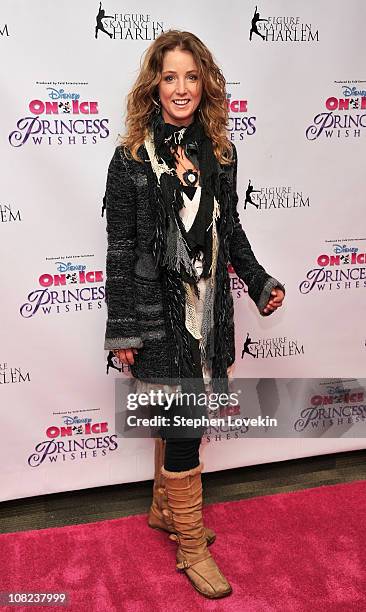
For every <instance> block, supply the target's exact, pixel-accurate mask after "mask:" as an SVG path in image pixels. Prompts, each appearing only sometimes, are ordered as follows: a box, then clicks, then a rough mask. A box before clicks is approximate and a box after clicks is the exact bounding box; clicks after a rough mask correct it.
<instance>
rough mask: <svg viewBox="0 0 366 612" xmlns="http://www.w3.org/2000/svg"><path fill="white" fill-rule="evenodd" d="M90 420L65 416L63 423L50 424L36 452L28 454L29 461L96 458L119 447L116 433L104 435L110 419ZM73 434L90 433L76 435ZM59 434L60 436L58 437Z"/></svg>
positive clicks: (33, 462) (37, 464)
mask: <svg viewBox="0 0 366 612" xmlns="http://www.w3.org/2000/svg"><path fill="white" fill-rule="evenodd" d="M91 421H92V419H90V418H83V419H79V418H78V417H69V416H64V425H61V426H57V425H51V426H50V427H48V428H47V429H46V437H47V439H46V440H43V441H42V442H39V443H38V444H36V445H35V447H34V452H33V453H32V454H31V455H30V456H29V457H28V465H29V466H30V467H39V466H40V465H41V464H42V463H44V462H45V461H48V463H56V462H57V461H58V460H59V462H61V461H62V462H64V461H75V460H77V459H87V458H89V459H93V458H95V457H97V456H106V455H107V453H108V452H110V451H114V450H116V448H118V443H117V436H116V435H115V434H113V435H104V434H106V433H108V422H102V423H94V424H91ZM93 434H94V435H93ZM98 434H99V435H98ZM74 435H76V436H79V435H86V436H88V435H89V436H91V437H88V438H84V437H80V438H79V437H77V438H75V439H74V438H73V436H74ZM56 438H61V439H58V440H56ZM62 438H63V439H62Z"/></svg>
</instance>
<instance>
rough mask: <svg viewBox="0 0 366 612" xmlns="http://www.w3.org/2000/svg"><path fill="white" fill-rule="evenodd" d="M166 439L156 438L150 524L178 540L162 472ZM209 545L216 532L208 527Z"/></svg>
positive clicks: (206, 534) (206, 533)
mask: <svg viewBox="0 0 366 612" xmlns="http://www.w3.org/2000/svg"><path fill="white" fill-rule="evenodd" d="M164 456H165V440H162V439H161V438H155V475H154V486H153V500H152V504H151V507H150V510H149V516H148V525H149V527H152V528H153V529H162V530H164V531H167V532H168V533H170V536H169V537H170V539H171V540H176V539H177V537H176V535H175V529H174V525H173V520H172V513H171V511H170V510H169V506H168V498H167V495H166V491H165V479H164V476H163V474H162V473H161V468H162V467H163V465H164ZM204 530H205V537H206V540H207V544H208V546H210V544H212V543H213V542H214V541H215V539H216V534H215V532H214V531H212V529H209V528H208V527H205V528H204Z"/></svg>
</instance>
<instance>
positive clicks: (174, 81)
mask: <svg viewBox="0 0 366 612" xmlns="http://www.w3.org/2000/svg"><path fill="white" fill-rule="evenodd" d="M227 124H228V111H227V104H226V91H225V79H224V77H223V75H222V73H221V70H220V69H219V68H218V66H217V65H216V64H215V62H214V60H213V57H212V55H211V53H210V51H209V50H208V49H207V47H206V46H205V45H204V44H203V43H202V42H201V41H200V40H199V39H198V38H197V37H196V36H195V35H193V34H191V33H189V32H180V31H177V30H171V31H168V32H165V33H163V34H161V35H160V36H159V37H158V38H157V39H156V40H155V41H154V42H153V43H152V44H151V46H150V47H149V48H148V49H147V51H146V54H145V57H144V61H143V64H142V67H141V70H140V74H139V76H138V77H137V80H136V82H135V84H134V86H133V88H132V90H131V92H130V93H129V95H128V103H127V120H126V126H127V131H126V135H125V136H124V137H123V139H122V142H121V145H120V146H118V147H117V148H116V151H115V153H114V156H113V158H112V161H111V163H110V166H109V170H108V178H107V187H106V195H105V199H104V203H105V206H106V213H107V232H108V251H107V279H106V302H107V307H108V320H107V326H106V337H105V345H104V348H105V349H106V350H114V352H115V354H116V355H117V356H118V357H119V360H120V361H121V362H123V363H125V364H129V365H130V369H131V372H132V375H133V376H134V377H135V379H136V380H137V382H138V384H139V389H140V390H146V389H151V388H155V385H161V384H163V385H166V384H168V383H169V384H168V387H169V388H172V383H179V385H180V386H179V388H180V389H182V390H184V389H188V388H190V387H189V385H190V383H191V381H193V380H194V381H195V382H196V385H197V384H198V387H197V386H196V387H195V388H196V389H197V388H199V389H202V388H205V386H204V383H206V385H207V384H208V382H210V383H211V384H212V389H213V390H214V391H218V390H223V389H224V390H225V389H227V379H228V369H229V368H230V366H231V365H232V364H233V363H234V360H235V344H234V319H233V299H232V295H231V291H230V279H229V274H228V269H227V268H228V265H229V263H231V264H232V266H233V268H234V270H235V272H236V274H237V275H238V276H239V277H240V278H241V279H243V281H244V282H245V283H246V285H247V287H248V293H249V296H250V297H251V299H253V300H254V302H255V304H256V306H257V308H258V311H259V313H260V314H261V315H262V316H268V315H270V314H271V313H273V312H274V311H275V310H276V309H277V308H278V307H280V306H281V305H282V301H283V298H284V292H285V290H284V287H283V285H282V284H281V283H280V282H279V281H277V280H276V279H275V278H273V277H272V276H270V274H268V273H267V272H266V271H265V270H264V268H263V267H262V266H261V265H260V264H259V263H258V261H257V259H256V258H255V256H254V253H253V251H252V249H251V246H250V244H249V241H248V239H247V237H246V235H245V232H244V230H243V228H242V226H241V224H240V220H239V214H238V211H237V203H238V196H237V193H236V174H237V156H236V148H235V146H234V145H233V144H232V143H230V141H229V140H228V138H227V136H226V128H227ZM197 381H198V382H197ZM163 433H164V432H163ZM163 437H164V438H165V440H156V447H155V482H154V489H153V502H152V506H151V509H150V513H149V525H150V526H152V527H158V528H161V529H165V530H166V531H168V532H170V534H171V536H170V537H171V538H173V539H175V540H176V541H177V543H178V549H177V568H178V569H181V570H183V571H184V572H185V573H186V575H187V576H188V578H189V579H190V581H191V582H192V584H193V586H194V587H195V588H196V589H197V590H198V591H199V592H200V593H202V594H203V595H205V596H206V597H210V598H218V597H223V596H225V595H228V594H230V593H231V591H232V589H231V586H230V584H229V583H228V581H227V580H226V578H225V577H224V576H223V574H222V573H221V572H220V570H219V568H218V567H217V565H216V563H215V561H214V559H213V557H212V555H211V553H210V551H209V549H208V545H209V544H211V543H212V542H213V540H214V539H215V534H214V533H213V532H212V531H211V530H210V529H208V528H205V527H204V525H203V522H202V483H201V471H202V467H203V466H202V464H201V463H200V460H199V445H200V441H201V439H200V437H194V436H191V437H189V438H180V439H178V438H174V437H172V436H171V435H163Z"/></svg>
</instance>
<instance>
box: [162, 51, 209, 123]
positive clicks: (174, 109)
mask: <svg viewBox="0 0 366 612" xmlns="http://www.w3.org/2000/svg"><path fill="white" fill-rule="evenodd" d="M158 89H159V96H160V101H161V107H162V115H163V119H164V121H165V122H166V123H172V124H173V125H189V124H190V123H192V121H193V119H194V112H195V110H196V108H197V107H198V105H199V103H200V101H201V97H202V79H201V77H200V75H199V71H198V67H197V64H196V62H195V60H194V57H193V55H192V53H191V52H190V51H182V50H181V49H179V48H178V47H176V48H175V49H173V50H172V51H166V52H165V54H164V60H163V67H162V74H161V81H160V83H159V87H158Z"/></svg>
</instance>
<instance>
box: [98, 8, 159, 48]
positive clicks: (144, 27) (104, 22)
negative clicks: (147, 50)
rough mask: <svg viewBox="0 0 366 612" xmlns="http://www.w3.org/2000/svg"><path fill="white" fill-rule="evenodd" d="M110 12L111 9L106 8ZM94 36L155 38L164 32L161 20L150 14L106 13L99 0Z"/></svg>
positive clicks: (131, 38)
mask: <svg viewBox="0 0 366 612" xmlns="http://www.w3.org/2000/svg"><path fill="white" fill-rule="evenodd" d="M108 12H109V13H112V10H111V9H108ZM95 19H96V26H95V30H94V36H95V38H98V34H99V33H101V34H105V35H106V36H108V37H109V38H112V39H114V40H116V39H117V40H155V38H157V37H158V36H159V34H161V33H162V32H164V28H163V22H162V21H154V20H153V19H151V15H148V14H143V13H113V15H112V14H109V15H106V9H104V8H103V6H102V3H101V2H99V9H98V13H97V15H96V18H95Z"/></svg>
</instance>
